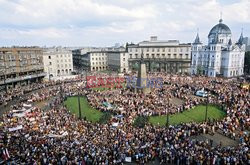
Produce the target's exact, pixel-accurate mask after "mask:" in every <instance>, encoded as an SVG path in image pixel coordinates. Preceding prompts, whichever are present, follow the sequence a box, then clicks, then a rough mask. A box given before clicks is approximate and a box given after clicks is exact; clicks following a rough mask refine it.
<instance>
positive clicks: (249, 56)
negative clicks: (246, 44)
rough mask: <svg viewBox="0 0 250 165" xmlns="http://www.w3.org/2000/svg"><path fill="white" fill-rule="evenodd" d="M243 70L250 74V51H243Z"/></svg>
mask: <svg viewBox="0 0 250 165" xmlns="http://www.w3.org/2000/svg"><path fill="white" fill-rule="evenodd" d="M244 63H245V64H244V65H245V66H244V72H245V74H250V52H246V53H245V62H244Z"/></svg>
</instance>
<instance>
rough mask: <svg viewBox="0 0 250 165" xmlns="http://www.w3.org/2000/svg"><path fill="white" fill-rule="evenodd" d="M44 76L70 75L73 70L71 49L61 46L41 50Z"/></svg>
mask: <svg viewBox="0 0 250 165" xmlns="http://www.w3.org/2000/svg"><path fill="white" fill-rule="evenodd" d="M43 61H44V71H45V72H46V78H48V79H50V78H51V77H58V76H67V75H71V73H72V71H73V59H72V51H71V50H68V49H66V48H62V47H54V48H46V49H44V50H43Z"/></svg>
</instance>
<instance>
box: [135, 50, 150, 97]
mask: <svg viewBox="0 0 250 165" xmlns="http://www.w3.org/2000/svg"><path fill="white" fill-rule="evenodd" d="M147 81H148V77H147V71H146V64H145V62H144V57H143V51H142V54H141V60H140V64H139V68H138V76H137V82H136V91H137V92H138V91H142V92H143V93H144V94H147V93H149V92H150V88H148V84H147V83H148V82H147Z"/></svg>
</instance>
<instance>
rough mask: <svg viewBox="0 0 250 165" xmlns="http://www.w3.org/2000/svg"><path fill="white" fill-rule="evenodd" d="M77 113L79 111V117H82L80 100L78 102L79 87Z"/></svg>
mask: <svg viewBox="0 0 250 165" xmlns="http://www.w3.org/2000/svg"><path fill="white" fill-rule="evenodd" d="M78 89H79V90H78V113H79V119H81V118H82V111H81V102H80V87H79V88H78Z"/></svg>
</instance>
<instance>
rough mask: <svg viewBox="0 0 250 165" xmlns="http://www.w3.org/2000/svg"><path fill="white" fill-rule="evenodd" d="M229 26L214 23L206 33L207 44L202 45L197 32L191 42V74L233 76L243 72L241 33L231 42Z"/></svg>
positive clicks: (243, 46)
mask: <svg viewBox="0 0 250 165" xmlns="http://www.w3.org/2000/svg"><path fill="white" fill-rule="evenodd" d="M231 37H232V33H231V30H230V28H229V27H228V26H227V25H225V24H223V23H222V19H220V21H219V23H218V24H217V25H215V26H214V27H213V28H212V29H211V30H210V32H209V34H208V45H203V44H202V43H201V41H200V38H199V34H197V36H196V38H195V41H194V42H193V44H192V66H191V68H192V69H191V74H204V75H208V76H211V77H215V76H217V75H220V76H224V77H234V76H240V75H242V74H243V67H244V56H245V45H244V44H243V34H242V33H241V35H240V38H239V40H238V42H237V43H236V44H233V43H232V38H231Z"/></svg>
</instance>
